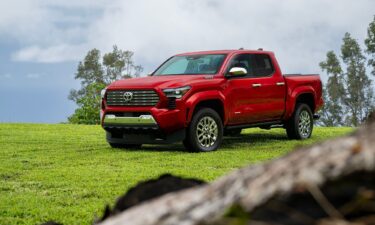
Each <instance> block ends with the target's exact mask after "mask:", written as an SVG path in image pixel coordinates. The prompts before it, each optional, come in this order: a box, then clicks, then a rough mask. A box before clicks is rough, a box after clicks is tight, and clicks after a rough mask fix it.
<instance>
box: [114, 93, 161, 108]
mask: <svg viewBox="0 0 375 225" xmlns="http://www.w3.org/2000/svg"><path fill="white" fill-rule="evenodd" d="M125 93H127V96H124V95H125ZM129 93H131V94H130V95H132V97H130V98H129ZM158 102H159V95H158V94H157V93H156V92H155V91H153V90H119V91H108V92H107V105H109V106H155V105H156V104H157V103H158Z"/></svg>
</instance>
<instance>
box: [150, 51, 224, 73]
mask: <svg viewBox="0 0 375 225" xmlns="http://www.w3.org/2000/svg"><path fill="white" fill-rule="evenodd" d="M224 58H225V55H224V54H220V55H186V56H174V57H172V58H170V59H169V60H168V61H166V62H165V63H164V64H163V65H162V66H161V67H160V68H159V69H157V70H156V71H155V73H154V74H153V75H155V76H160V75H182V74H184V75H186V74H215V73H217V72H218V70H219V69H220V66H221V64H222V63H223V61H224Z"/></svg>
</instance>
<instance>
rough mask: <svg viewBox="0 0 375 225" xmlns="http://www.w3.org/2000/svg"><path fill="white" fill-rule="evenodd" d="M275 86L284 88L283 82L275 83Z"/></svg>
mask: <svg viewBox="0 0 375 225" xmlns="http://www.w3.org/2000/svg"><path fill="white" fill-rule="evenodd" d="M276 85H277V86H284V85H285V82H277V83H276Z"/></svg>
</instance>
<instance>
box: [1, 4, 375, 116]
mask: <svg viewBox="0 0 375 225" xmlns="http://www.w3.org/2000/svg"><path fill="white" fill-rule="evenodd" d="M374 9H375V1H374V0H282V1H281V0H157V1H155V0H149V1H147V0H122V1H121V0H118V1H116V0H112V1H108V0H96V1H91V0H78V1H77V0H54V1H48V0H2V1H0V122H42V123H57V122H63V121H66V118H67V117H68V116H69V115H70V114H71V113H72V112H73V111H74V109H75V107H76V106H75V105H74V103H73V102H71V101H69V100H68V99H67V95H68V94H69V90H70V89H72V88H78V87H79V82H78V81H75V80H74V73H75V70H76V67H77V64H78V62H79V61H80V60H81V59H82V58H83V57H84V55H85V54H86V53H87V51H88V50H90V49H92V48H98V49H100V50H101V51H102V52H108V51H110V50H111V48H112V46H113V45H115V44H116V45H118V47H119V48H121V49H126V50H131V51H134V52H135V60H136V63H137V64H141V65H143V66H144V68H145V71H144V72H145V74H146V73H147V72H148V71H151V70H153V69H154V68H155V67H156V66H157V65H158V64H159V63H161V62H162V61H164V60H165V59H166V58H168V57H169V56H171V55H173V54H176V53H181V52H187V51H197V50H213V49H238V48H240V47H244V48H246V49H257V48H260V47H261V48H264V49H266V50H272V51H274V52H275V53H276V56H277V57H278V59H279V63H280V65H281V67H282V70H283V72H284V73H321V71H320V69H319V66H318V64H319V62H320V61H322V60H324V57H325V54H326V52H327V51H328V50H335V51H338V50H339V48H340V45H341V40H342V37H343V36H344V33H345V32H349V33H351V34H352V36H353V37H354V38H356V39H357V40H358V41H359V42H360V43H361V44H363V40H364V38H365V36H366V30H367V26H368V24H369V23H370V22H371V20H372V18H373V16H374V14H375V11H374ZM322 76H323V78H324V76H325V75H324V74H322Z"/></svg>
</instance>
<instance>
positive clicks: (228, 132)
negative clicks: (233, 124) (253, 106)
mask: <svg viewBox="0 0 375 225" xmlns="http://www.w3.org/2000/svg"><path fill="white" fill-rule="evenodd" d="M241 132H242V129H241V128H237V129H230V130H224V136H239V135H240V134H241Z"/></svg>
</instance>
